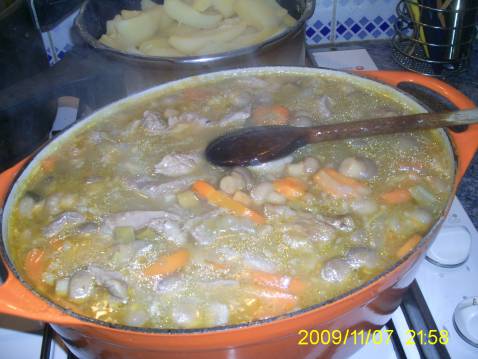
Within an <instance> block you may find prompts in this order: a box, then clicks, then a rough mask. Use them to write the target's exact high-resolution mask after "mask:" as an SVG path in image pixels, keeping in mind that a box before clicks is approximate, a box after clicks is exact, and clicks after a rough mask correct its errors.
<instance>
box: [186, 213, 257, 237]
mask: <svg viewBox="0 0 478 359" xmlns="http://www.w3.org/2000/svg"><path fill="white" fill-rule="evenodd" d="M202 218H203V220H201V221H196V223H197V224H196V225H194V226H188V228H190V233H191V236H192V237H193V238H194V240H195V241H196V242H197V243H199V244H200V245H209V244H211V243H214V242H215V241H216V240H217V239H218V238H220V237H221V236H223V235H224V234H225V233H231V232H238V233H241V234H249V235H254V234H255V233H256V225H255V224H254V223H253V222H251V221H249V220H248V219H247V218H241V217H236V216H231V215H229V214H218V213H217V212H215V211H213V212H210V216H209V218H208V217H206V216H203V217H202Z"/></svg>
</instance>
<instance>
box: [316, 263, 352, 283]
mask: <svg viewBox="0 0 478 359" xmlns="http://www.w3.org/2000/svg"><path fill="white" fill-rule="evenodd" d="M350 273H352V266H351V265H350V264H349V263H348V262H347V261H346V260H345V259H342V258H332V259H330V260H329V261H327V262H326V263H325V265H324V266H323V268H322V270H321V271H320V275H321V276H322V278H323V279H324V280H326V281H327V282H332V283H337V282H342V281H344V280H345V279H347V277H348V276H349V275H350Z"/></svg>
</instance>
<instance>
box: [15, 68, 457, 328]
mask: <svg viewBox="0 0 478 359" xmlns="http://www.w3.org/2000/svg"><path fill="white" fill-rule="evenodd" d="M258 109H260V111H257V110H258ZM268 109H272V111H279V112H278V113H280V116H281V121H282V120H283V119H284V118H285V119H286V121H287V122H288V123H290V124H292V125H302V126H303V125H313V124H314V123H327V122H333V121H352V120H356V119H359V118H369V117H371V116H376V117H380V116H387V115H389V116H390V115H396V114H405V113H409V112H410V111H411V109H410V108H408V107H407V106H405V105H403V104H401V103H399V102H398V101H397V100H396V99H395V98H393V97H391V96H389V95H388V94H381V93H378V92H377V90H375V89H373V88H367V87H362V86H359V85H356V84H351V83H349V82H347V81H345V80H343V79H340V78H335V77H333V76H330V77H328V76H323V75H314V76H311V75H307V76H305V75H300V74H279V75H277V74H276V75H274V74H270V75H269V74H262V75H258V76H245V75H240V76H239V75H238V76H235V77H232V78H228V79H219V80H217V81H211V82H205V83H199V84H197V85H196V86H195V87H191V88H174V89H171V90H170V91H169V92H167V93H162V94H160V95H157V96H152V95H149V97H148V98H147V99H145V100H143V101H141V100H140V101H138V102H137V103H136V104H135V105H134V106H122V107H121V108H120V109H119V110H117V112H116V113H110V114H108V115H107V116H105V117H104V118H102V119H101V120H99V121H97V122H95V123H92V124H90V125H88V127H86V128H85V129H83V130H81V131H78V133H77V135H76V136H75V137H74V138H70V139H68V140H67V141H65V142H64V143H61V144H58V145H57V147H58V148H57V149H56V151H54V152H53V153H52V154H51V155H50V157H48V158H47V159H44V160H43V162H42V163H40V164H39V165H38V166H37V168H35V169H34V170H33V171H32V173H31V175H30V176H29V178H28V179H27V181H26V182H25V186H24V188H23V189H21V190H20V192H19V195H18V200H17V202H16V204H15V206H14V209H13V212H12V217H11V221H10V222H9V243H8V244H9V247H10V249H11V253H12V256H13V260H14V262H15V264H16V266H17V268H18V269H19V271H20V272H21V273H22V275H24V276H25V277H26V278H27V279H28V280H29V281H30V282H31V284H32V285H33V286H34V287H35V288H36V289H37V290H39V291H40V292H42V293H43V294H45V295H46V296H48V297H49V298H51V299H52V300H53V301H56V302H58V303H59V304H61V305H63V306H65V307H68V308H71V309H72V310H74V311H76V312H78V313H81V314H83V315H86V316H89V317H92V318H96V319H100V320H104V321H108V322H112V323H120V324H126V325H131V326H139V327H153V328H198V327H210V326H220V325H226V324H238V323H243V322H247V321H251V320H256V319H261V318H267V317H271V316H275V315H279V314H282V313H286V312H290V311H294V310H297V309H300V308H304V307H307V306H310V305H313V304H317V303H320V302H322V301H325V300H328V299H331V298H333V297H334V296H337V295H340V294H342V293H344V292H346V291H349V290H351V289H353V288H354V287H356V286H358V285H360V284H362V283H364V282H366V281H367V280H369V279H371V278H372V277H374V276H375V275H377V274H379V273H380V272H382V271H383V270H385V269H386V268H388V267H390V266H391V265H393V264H394V263H395V262H396V261H397V260H398V259H399V254H400V255H402V254H403V253H406V251H407V250H408V249H410V248H413V245H414V244H415V241H416V239H417V238H419V237H417V236H423V235H424V234H425V233H426V232H427V231H428V229H429V228H430V226H431V225H432V224H433V222H434V221H435V220H436V219H437V218H438V216H439V215H440V213H441V211H442V210H443V208H444V206H445V204H446V202H447V200H448V196H449V190H450V188H451V185H452V173H451V172H452V159H451V157H450V154H449V152H448V148H447V147H446V146H445V145H444V143H443V139H442V137H441V135H440V134H439V132H437V131H426V132H415V133H413V134H412V133H405V134H397V135H389V136H377V137H374V138H369V139H366V140H364V139H356V140H347V141H337V142H333V143H321V144H317V145H312V146H308V147H306V148H304V149H302V150H300V151H298V152H296V153H295V154H294V155H293V156H291V157H289V158H286V159H282V160H279V161H277V162H276V163H271V164H267V165H264V166H259V167H255V168H242V169H222V168H216V167H213V166H211V165H209V164H208V163H207V162H206V161H205V160H204V158H203V157H202V152H203V150H204V148H205V146H206V145H207V143H208V142H209V141H210V140H211V139H213V138H215V137H216V136H218V135H220V134H223V133H225V132H227V131H229V130H231V129H233V128H237V127H242V126H251V125H254V124H255V123H260V122H261V121H264V119H262V118H257V116H259V114H261V113H262V114H263V113H267V110H268ZM284 116H285V117H284ZM276 118H277V117H276Z"/></svg>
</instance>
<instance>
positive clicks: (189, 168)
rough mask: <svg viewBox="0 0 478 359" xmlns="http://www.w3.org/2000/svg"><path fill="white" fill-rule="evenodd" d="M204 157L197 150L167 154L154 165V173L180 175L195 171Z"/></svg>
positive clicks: (170, 175) (171, 175)
mask: <svg viewBox="0 0 478 359" xmlns="http://www.w3.org/2000/svg"><path fill="white" fill-rule="evenodd" d="M201 161H202V157H201V155H200V154H199V153H197V152H191V153H175V154H170V155H166V156H164V157H163V159H162V160H161V162H159V163H158V164H157V165H156V166H154V173H158V174H162V175H165V176H168V177H180V176H184V175H188V174H190V173H191V172H193V171H194V170H195V169H196V168H197V167H198V166H199V164H200V163H201Z"/></svg>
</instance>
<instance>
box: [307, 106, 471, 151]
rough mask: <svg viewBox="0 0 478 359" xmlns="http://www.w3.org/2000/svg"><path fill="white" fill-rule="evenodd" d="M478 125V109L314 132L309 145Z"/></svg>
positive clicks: (362, 122) (372, 121) (335, 126)
mask: <svg viewBox="0 0 478 359" xmlns="http://www.w3.org/2000/svg"><path fill="white" fill-rule="evenodd" d="M477 122H478V108H473V109H471V110H463V111H454V112H442V113H419V114H416V115H407V116H396V117H386V118H374V119H367V120H360V121H352V122H345V123H340V124H331V125H322V126H316V127H313V128H310V129H309V131H308V133H307V140H308V141H307V142H308V143H315V142H321V141H327V140H340V139H344V138H359V137H368V136H372V135H378V134H390V133H396V132H408V131H413V130H426V129H431V128H439V127H449V126H456V125H469V124H472V123H477Z"/></svg>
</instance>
